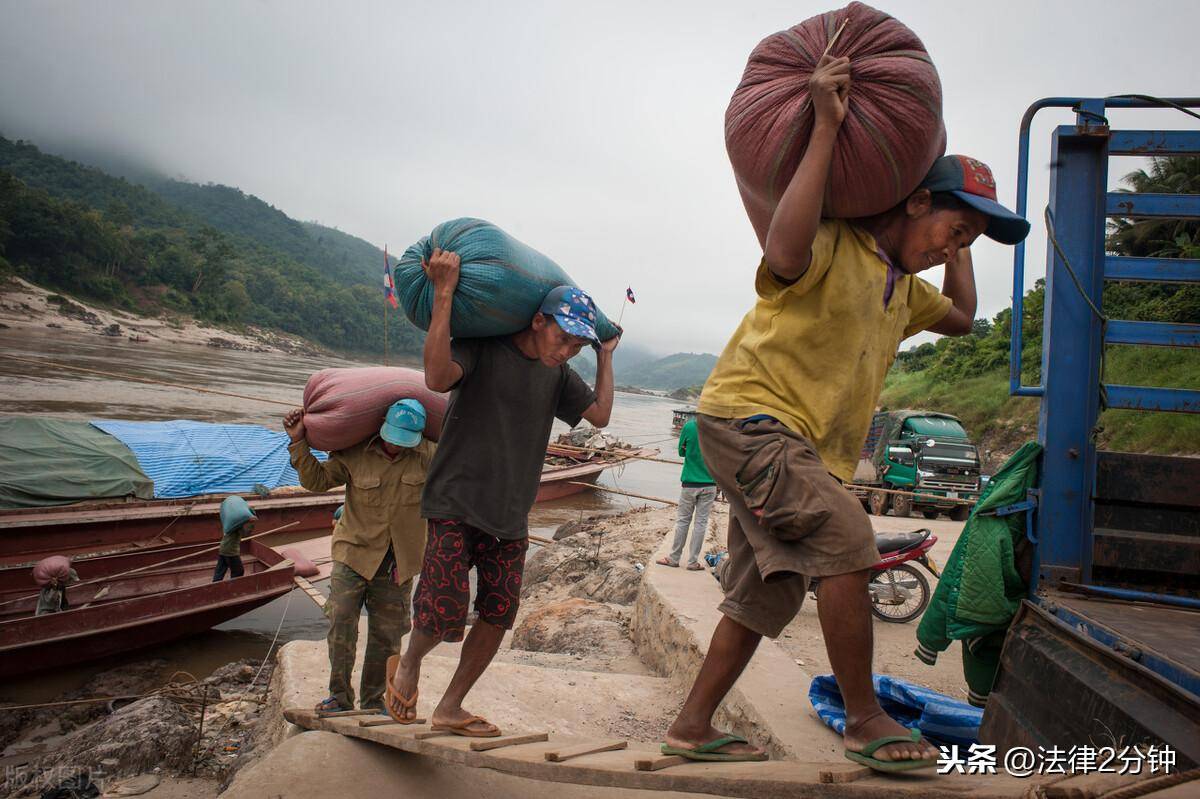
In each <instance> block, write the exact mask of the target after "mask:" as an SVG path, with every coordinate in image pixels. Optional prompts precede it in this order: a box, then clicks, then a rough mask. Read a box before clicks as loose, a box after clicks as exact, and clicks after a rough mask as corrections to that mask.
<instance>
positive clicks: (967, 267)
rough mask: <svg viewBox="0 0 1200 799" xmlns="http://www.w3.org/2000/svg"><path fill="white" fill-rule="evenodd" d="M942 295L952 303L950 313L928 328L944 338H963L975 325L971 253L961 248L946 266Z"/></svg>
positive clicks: (976, 301) (973, 275)
mask: <svg viewBox="0 0 1200 799" xmlns="http://www.w3.org/2000/svg"><path fill="white" fill-rule="evenodd" d="M942 294H944V295H945V296H947V297H949V298H950V301H951V302H953V303H954V305H952V306H951V307H950V312H949V313H947V314H946V315H945V316H943V317H942V318H941V320H940V321H939V322H938V323H937V324H936V325H933V326H932V327H930V328H929V329H930V330H932V331H933V332H934V333H941V334H942V335H946V336H965V335H967V334H968V333H970V332H971V329H972V328H973V327H974V325H975V308H976V305H977V304H978V298H977V297H976V295H975V268H974V264H973V262H972V260H971V251H970V250H969V249H967V248H966V247H963V248H962V249H961V250H959V251H958V253H957V255H955V258H954V260H953V261H951V262H949V263H948V264H946V276H945V277H944V278H943V279H942Z"/></svg>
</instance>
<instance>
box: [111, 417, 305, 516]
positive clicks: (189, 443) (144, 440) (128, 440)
mask: <svg viewBox="0 0 1200 799" xmlns="http://www.w3.org/2000/svg"><path fill="white" fill-rule="evenodd" d="M92 425H93V426H94V427H96V428H98V429H100V430H103V431H104V432H105V433H108V434H109V435H111V436H112V437H113V438H116V439H117V440H118V441H120V442H121V443H122V444H124V445H125V446H127V447H129V449H130V450H131V451H132V452H133V454H134V457H136V458H137V460H138V465H140V466H141V467H142V471H143V472H145V473H146V475H147V476H148V477H149V478H150V479H151V480H153V481H154V496H155V497H157V498H161V499H174V498H178V497H192V496H196V495H199V494H225V493H231V494H232V493H239V494H240V493H248V492H251V491H254V490H255V486H256V485H259V484H261V485H264V486H266V487H267V488H270V489H274V488H278V487H279V486H289V485H299V484H300V476H299V475H298V474H296V470H295V469H293V468H292V465H291V463H290V462H289V460H288V451H287V447H288V442H289V439H288V436H287V434H286V433H281V432H276V431H274V430H268V429H267V428H265V427H260V426H259V425H253V424H209V423H207V422H189V421H183V420H177V421H173V422H119V421H112V420H109V419H96V420H93V421H92ZM314 454H315V455H316V456H317V457H318V458H320V459H321V460H324V459H325V458H326V457H327V456H326V455H325V453H323V452H314Z"/></svg>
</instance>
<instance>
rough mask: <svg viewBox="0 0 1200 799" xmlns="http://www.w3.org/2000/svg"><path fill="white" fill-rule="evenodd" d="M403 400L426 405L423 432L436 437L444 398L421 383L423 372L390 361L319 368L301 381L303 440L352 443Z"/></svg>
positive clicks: (328, 445) (326, 445)
mask: <svg viewBox="0 0 1200 799" xmlns="http://www.w3.org/2000/svg"><path fill="white" fill-rule="evenodd" d="M402 399H415V400H418V401H419V402H420V403H421V404H422V405H424V406H425V437H426V438H428V439H430V440H432V441H437V439H438V436H439V435H441V432H442V419H443V418H445V416H446V403H447V401H448V399H449V398H448V397H447V395H445V394H439V393H438V392H436V391H430V390H429V389H428V388H426V387H425V375H424V373H422V372H418V371H417V370H416V369H405V368H402V367H394V366H368V367H363V368H361V369H322V370H321V371H320V372H317V373H316V374H314V375H313V376H312V377H310V378H308V384H307V385H305V386H304V427H305V429H306V430H307V431H308V432H307V435H306V438H307V439H308V443H309V444H311V445H312V446H313V447H314V448H316V449H323V450H325V451H326V452H332V451H333V450H338V449H345V448H346V447H352V446H354V445H355V444H357V443H359V442H360V441H362V440H363V439H366V438H370V437H371V436H373V435H375V434H376V433H378V432H379V427H380V425H382V424H383V417H384V415H385V414H386V413H387V409H388V408H390V407H391V405H392V403H394V402H397V401H399V400H402Z"/></svg>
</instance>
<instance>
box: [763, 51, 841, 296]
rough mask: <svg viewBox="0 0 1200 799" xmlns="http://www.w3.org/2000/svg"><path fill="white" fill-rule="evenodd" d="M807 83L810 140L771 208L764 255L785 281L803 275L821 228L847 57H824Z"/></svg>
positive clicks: (838, 123) (838, 126) (778, 275)
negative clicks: (812, 118)
mask: <svg viewBox="0 0 1200 799" xmlns="http://www.w3.org/2000/svg"><path fill="white" fill-rule="evenodd" d="M808 85H809V92H810V96H811V97H812V103H813V106H814V109H815V117H816V119H815V121H814V123H813V131H812V136H811V137H810V138H809V141H808V149H806V150H805V151H804V157H803V158H802V159H801V160H800V165H799V166H798V167H796V172H795V174H794V175H792V180H791V182H790V183H789V184H788V187H787V190H786V191H784V193H783V197H782V198H780V200H779V205H778V206H777V207H776V208H775V215H774V216H773V217H772V218H771V226H770V228H769V229H768V230H767V242H766V247H765V251H764V253H763V255H764V257H765V258H766V262H767V268H768V269H770V270H771V272H772V273H774V274H775V275H776V276H777V277H779V278H781V279H783V280H785V281H789V282H791V281H795V280H797V279H799V278H800V276H801V275H803V274H804V273H805V272H806V271H808V265H809V263H810V262H811V261H812V245H813V240H814V239H815V238H816V236H817V227H818V226H819V225H820V224H821V209H822V206H823V204H824V200H825V185H826V184H827V183H828V182H829V165H830V162H831V160H832V158H833V145H834V142H835V141H837V134H838V130H839V129H840V128H841V126H842V121H843V120H844V119H845V118H846V108H847V105H848V97H849V91H850V59H848V58H833V57H832V56H823V57H822V58H821V60H820V62H819V63H818V64H817V69H816V70H815V71H814V72H813V74H812V77H811V78H810V79H809V83H808Z"/></svg>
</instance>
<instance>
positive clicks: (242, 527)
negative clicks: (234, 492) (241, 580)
mask: <svg viewBox="0 0 1200 799" xmlns="http://www.w3.org/2000/svg"><path fill="white" fill-rule="evenodd" d="M256 521H258V517H257V516H255V515H254V511H252V510H250V505H249V504H248V503H247V502H246V500H244V499H242V498H241V497H225V499H224V501H223V502H221V548H220V549H219V550H218V551H217V568H216V569H214V570H213V578H212V581H213V582H214V583H219V582H221V581H222V580H224V579H225V573H226V572H229V579H231V580H236V579H237V578H238V577H241V576H242V575H243V574H245V573H246V567H245V566H244V565H242V534H243V533H244V534H247V535H249V534H250V533H252V532H254V522H256Z"/></svg>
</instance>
